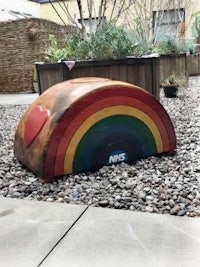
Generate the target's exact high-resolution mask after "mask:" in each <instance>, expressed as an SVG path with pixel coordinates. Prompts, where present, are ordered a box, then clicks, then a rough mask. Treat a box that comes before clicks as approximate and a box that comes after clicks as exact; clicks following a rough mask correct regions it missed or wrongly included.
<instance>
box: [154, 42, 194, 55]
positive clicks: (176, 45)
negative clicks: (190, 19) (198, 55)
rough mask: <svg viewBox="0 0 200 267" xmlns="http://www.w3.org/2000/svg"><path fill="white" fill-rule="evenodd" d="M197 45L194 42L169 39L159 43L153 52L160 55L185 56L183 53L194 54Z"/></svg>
mask: <svg viewBox="0 0 200 267" xmlns="http://www.w3.org/2000/svg"><path fill="white" fill-rule="evenodd" d="M194 49H195V44H194V42H193V41H191V40H189V41H185V40H180V41H179V40H175V39H170V38H169V39H167V40H164V41H162V42H160V43H158V44H157V45H156V46H155V47H154V49H153V51H154V52H157V53H158V54H160V55H165V54H183V53H188V52H189V53H194Z"/></svg>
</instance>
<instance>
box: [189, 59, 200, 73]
mask: <svg viewBox="0 0 200 267" xmlns="http://www.w3.org/2000/svg"><path fill="white" fill-rule="evenodd" d="M199 61H200V54H193V55H188V56H187V57H186V69H187V75H188V76H197V75H200V63H199Z"/></svg>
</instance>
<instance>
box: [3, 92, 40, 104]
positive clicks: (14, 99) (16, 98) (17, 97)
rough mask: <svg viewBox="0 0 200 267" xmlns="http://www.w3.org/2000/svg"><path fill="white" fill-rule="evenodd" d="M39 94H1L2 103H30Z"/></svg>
mask: <svg viewBox="0 0 200 267" xmlns="http://www.w3.org/2000/svg"><path fill="white" fill-rule="evenodd" d="M38 96H39V94H38V93H32V94H0V105H28V104H31V103H33V101H34V100H35V99H36V98H37V97H38Z"/></svg>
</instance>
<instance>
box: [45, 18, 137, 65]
mask: <svg viewBox="0 0 200 267" xmlns="http://www.w3.org/2000/svg"><path fill="white" fill-rule="evenodd" d="M137 46H138V44H137V43H134V42H133V41H132V40H131V38H130V37H129V36H128V34H127V33H126V32H125V31H124V30H123V28H121V27H117V26H116V25H114V24H112V23H104V24H103V25H101V26H100V27H98V28H97V30H96V32H95V33H92V34H91V36H89V37H88V38H85V39H83V38H81V36H80V35H79V34H77V35H71V36H68V37H67V39H66V46H65V47H64V48H62V49H61V48H59V47H58V42H57V39H56V38H55V37H54V36H50V47H49V49H48V51H47V54H46V59H48V60H50V61H59V60H62V59H68V60H69V59H70V60H84V59H97V60H101V59H116V58H123V57H126V56H129V55H133V54H134V52H135V51H136V48H137Z"/></svg>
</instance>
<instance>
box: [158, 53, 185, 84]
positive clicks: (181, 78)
mask: <svg viewBox="0 0 200 267" xmlns="http://www.w3.org/2000/svg"><path fill="white" fill-rule="evenodd" d="M186 68H187V63H186V54H180V55H174V54H169V55H161V56H160V83H161V84H162V83H163V82H164V81H165V79H166V78H167V77H168V76H170V75H171V74H172V73H174V74H175V76H176V81H177V83H178V84H179V85H180V86H186V85H187V82H188V74H187V69H186Z"/></svg>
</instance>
